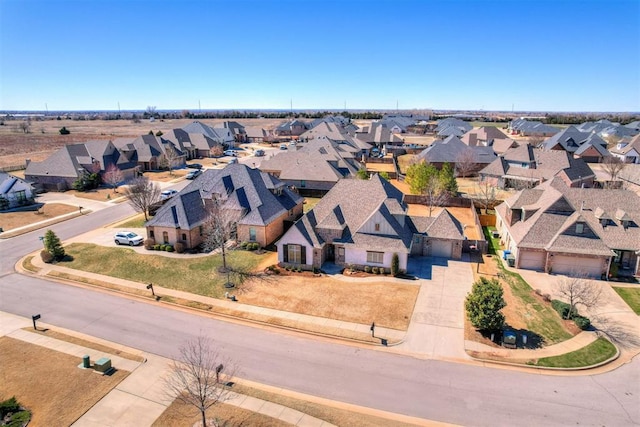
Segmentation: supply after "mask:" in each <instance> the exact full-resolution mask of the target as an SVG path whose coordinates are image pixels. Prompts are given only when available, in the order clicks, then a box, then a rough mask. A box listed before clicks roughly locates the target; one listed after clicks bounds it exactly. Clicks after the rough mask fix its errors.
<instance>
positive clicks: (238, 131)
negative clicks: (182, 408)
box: [222, 121, 247, 143]
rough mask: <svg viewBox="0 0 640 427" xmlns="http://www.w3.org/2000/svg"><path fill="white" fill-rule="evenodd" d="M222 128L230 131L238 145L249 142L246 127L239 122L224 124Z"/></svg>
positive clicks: (226, 122)
mask: <svg viewBox="0 0 640 427" xmlns="http://www.w3.org/2000/svg"><path fill="white" fill-rule="evenodd" d="M222 127H223V128H225V129H229V130H230V131H231V133H232V134H233V138H234V139H235V141H236V142H237V143H243V142H247V132H246V130H245V127H244V126H243V125H241V124H240V123H238V122H234V121H225V122H223V123H222Z"/></svg>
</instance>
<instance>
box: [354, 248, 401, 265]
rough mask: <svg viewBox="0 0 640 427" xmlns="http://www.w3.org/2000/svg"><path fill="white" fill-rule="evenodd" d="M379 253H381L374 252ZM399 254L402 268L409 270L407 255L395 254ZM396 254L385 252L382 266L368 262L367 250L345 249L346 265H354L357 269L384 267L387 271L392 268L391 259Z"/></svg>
mask: <svg viewBox="0 0 640 427" xmlns="http://www.w3.org/2000/svg"><path fill="white" fill-rule="evenodd" d="M374 252H379V251H374ZM395 253H397V254H398V260H399V261H400V263H399V264H400V268H401V269H402V270H406V269H407V258H408V257H407V255H408V254H407V253H404V252H395ZM393 254H394V252H384V255H383V257H382V264H377V263H371V262H367V250H365V249H356V248H353V247H345V254H344V255H345V259H344V261H345V264H346V265H350V264H351V265H354V266H357V267H360V268H362V267H364V266H365V265H368V266H370V267H378V268H380V267H384V268H386V269H390V268H391V258H392V257H393Z"/></svg>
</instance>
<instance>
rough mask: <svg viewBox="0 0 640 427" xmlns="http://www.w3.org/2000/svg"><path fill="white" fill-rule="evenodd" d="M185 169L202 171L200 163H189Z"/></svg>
mask: <svg viewBox="0 0 640 427" xmlns="http://www.w3.org/2000/svg"><path fill="white" fill-rule="evenodd" d="M187 167H188V168H190V169H202V165H201V164H200V163H191V164H190V165H187Z"/></svg>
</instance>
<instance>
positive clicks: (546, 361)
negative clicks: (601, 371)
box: [536, 338, 616, 368]
mask: <svg viewBox="0 0 640 427" xmlns="http://www.w3.org/2000/svg"><path fill="white" fill-rule="evenodd" d="M615 354H616V348H615V346H614V345H613V344H611V343H610V342H609V341H608V340H606V339H604V338H598V339H597V340H595V341H594V342H592V343H591V344H589V345H588V346H586V347H584V348H581V349H580V350H576V351H573V352H571V353H567V354H563V355H561V356H554V357H544V358H542V359H540V360H538V363H536V365H537V366H546V367H550V368H579V367H583V366H591V365H595V364H596V363H600V362H604V361H605V360H607V359H610V358H611V357H613V356H614V355H615Z"/></svg>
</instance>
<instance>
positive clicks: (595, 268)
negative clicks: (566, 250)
mask: <svg viewBox="0 0 640 427" xmlns="http://www.w3.org/2000/svg"><path fill="white" fill-rule="evenodd" d="M602 264H603V261H602V259H600V258H580V257H571V256H564V255H554V257H553V262H552V263H551V268H552V272H553V273H558V274H567V275H572V276H583V275H584V276H589V277H595V278H600V276H601V275H602Z"/></svg>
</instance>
